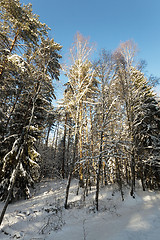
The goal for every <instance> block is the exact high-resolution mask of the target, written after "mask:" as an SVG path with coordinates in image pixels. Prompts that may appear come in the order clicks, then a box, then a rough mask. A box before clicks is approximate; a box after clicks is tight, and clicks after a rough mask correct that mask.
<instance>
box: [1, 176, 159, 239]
mask: <svg viewBox="0 0 160 240" xmlns="http://www.w3.org/2000/svg"><path fill="white" fill-rule="evenodd" d="M65 187H66V181H65V180H53V181H51V180H48V181H47V180H44V181H42V182H41V183H39V184H37V186H36V189H35V190H34V191H33V193H32V194H33V196H32V198H31V199H28V200H21V201H19V202H15V203H12V204H10V205H9V207H8V209H7V213H6V215H5V217H4V220H3V223H2V226H1V229H0V239H1V240H9V239H12V240H14V239H23V240H36V239H37V240H72V239H73V240H75V239H76V240H97V239H98V240H105V239H107V240H135V239H136V240H157V239H159V236H160V228H159V226H160V193H159V192H151V191H146V192H142V190H140V189H139V190H138V191H137V192H136V195H135V196H136V197H135V199H133V198H132V197H131V196H130V195H129V189H128V188H127V187H126V189H125V191H124V194H125V200H124V201H123V202H122V200H121V195H120V193H119V191H118V190H117V188H116V186H114V187H111V186H107V187H104V188H102V189H101V191H100V201H99V211H98V212H96V210H95V207H94V197H95V188H94V187H93V188H92V190H91V191H89V195H88V197H85V201H84V196H83V189H79V195H76V193H77V187H78V181H77V180H73V181H72V184H71V188H70V195H69V208H68V209H67V210H65V209H64V207H63V203H64V198H65ZM2 208H3V203H0V211H1V210H2Z"/></svg>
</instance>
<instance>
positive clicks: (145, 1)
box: [20, 0, 160, 77]
mask: <svg viewBox="0 0 160 240" xmlns="http://www.w3.org/2000/svg"><path fill="white" fill-rule="evenodd" d="M20 2H21V3H25V4H26V3H29V2H30V3H31V4H32V7H33V12H34V13H36V14H38V15H39V16H40V20H41V21H42V22H45V23H46V24H47V25H48V26H49V27H50V28H51V29H52V30H51V32H50V37H53V38H54V39H55V41H56V42H58V43H60V44H61V45H62V46H63V49H62V56H63V58H65V54H66V53H67V51H68V49H69V47H70V46H71V44H72V42H73V37H74V35H75V34H76V32H77V31H79V32H80V33H81V34H82V35H84V36H85V37H90V41H91V42H95V43H96V48H97V51H99V50H100V49H102V48H105V49H106V50H114V49H115V48H117V47H118V45H119V44H120V42H124V41H126V40H129V39H132V40H134V41H135V43H136V44H137V45H138V48H139V53H138V56H139V58H140V59H144V60H146V62H147V64H148V65H147V68H146V70H147V71H148V74H153V75H155V76H157V77H160V61H159V59H160V0H132V1H131V0H96V1H95V0H92V1H91V0H79V1H77V0H57V1H55V0H20Z"/></svg>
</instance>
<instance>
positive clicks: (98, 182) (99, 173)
mask: <svg viewBox="0 0 160 240" xmlns="http://www.w3.org/2000/svg"><path fill="white" fill-rule="evenodd" d="M102 146H103V131H101V142H100V155H99V162H98V170H97V183H96V197H95V203H96V209H97V211H98V207H99V204H98V203H99V186H100V175H101V168H102Z"/></svg>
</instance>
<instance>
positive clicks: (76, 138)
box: [64, 130, 78, 209]
mask: <svg viewBox="0 0 160 240" xmlns="http://www.w3.org/2000/svg"><path fill="white" fill-rule="evenodd" d="M77 141H78V134H77V130H76V134H75V140H74V149H73V159H72V163H71V167H70V173H69V176H68V182H67V187H66V195H65V203H64V208H65V209H67V208H68V196H69V189H70V185H71V179H72V174H73V170H74V164H75V160H76V151H77Z"/></svg>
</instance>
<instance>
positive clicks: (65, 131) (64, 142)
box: [62, 113, 67, 179]
mask: <svg viewBox="0 0 160 240" xmlns="http://www.w3.org/2000/svg"><path fill="white" fill-rule="evenodd" d="M66 133H67V113H66V116H65V124H64V136H63V153H62V154H63V155H62V178H63V179H64V177H65V155H66Z"/></svg>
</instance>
